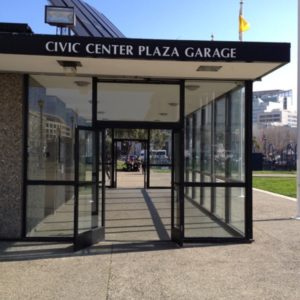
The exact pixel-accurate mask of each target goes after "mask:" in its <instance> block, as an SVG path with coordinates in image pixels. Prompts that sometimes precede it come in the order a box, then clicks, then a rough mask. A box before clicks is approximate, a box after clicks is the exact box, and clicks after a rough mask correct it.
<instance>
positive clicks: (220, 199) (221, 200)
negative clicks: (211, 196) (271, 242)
mask: <svg viewBox="0 0 300 300" xmlns="http://www.w3.org/2000/svg"><path fill="white" fill-rule="evenodd" d="M215 205H216V206H215V207H216V208H215V214H216V216H218V217H219V218H220V220H223V221H224V220H225V188H223V187H218V188H216V189H215Z"/></svg>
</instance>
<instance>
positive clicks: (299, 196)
mask: <svg viewBox="0 0 300 300" xmlns="http://www.w3.org/2000/svg"><path fill="white" fill-rule="evenodd" d="M299 26H300V4H299V3H298V76H297V80H298V82H297V90H298V91H297V97H298V99H297V124H298V126H299V124H300V29H299ZM299 143H300V130H298V132H297V145H299ZM299 159H300V147H297V213H296V216H295V219H297V220H300V160H299Z"/></svg>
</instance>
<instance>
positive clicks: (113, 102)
mask: <svg viewBox="0 0 300 300" xmlns="http://www.w3.org/2000/svg"><path fill="white" fill-rule="evenodd" d="M179 90H180V86H179V85H177V84H153V83H152V84H144V83H103V82H102V83H98V113H97V119H98V120H99V121H107V120H110V121H147V122H177V121H178V120H179V98H180V92H179Z"/></svg>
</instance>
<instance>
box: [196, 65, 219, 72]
mask: <svg viewBox="0 0 300 300" xmlns="http://www.w3.org/2000/svg"><path fill="white" fill-rule="evenodd" d="M221 68H222V66H199V67H198V68H197V71H198V72H218V71H219V70H220V69H221Z"/></svg>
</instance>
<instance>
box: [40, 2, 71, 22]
mask: <svg viewBox="0 0 300 300" xmlns="http://www.w3.org/2000/svg"><path fill="white" fill-rule="evenodd" d="M45 23H48V24H49V25H52V26H57V27H73V26H75V25H76V15H75V12H74V7H61V6H49V5H46V6H45Z"/></svg>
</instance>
